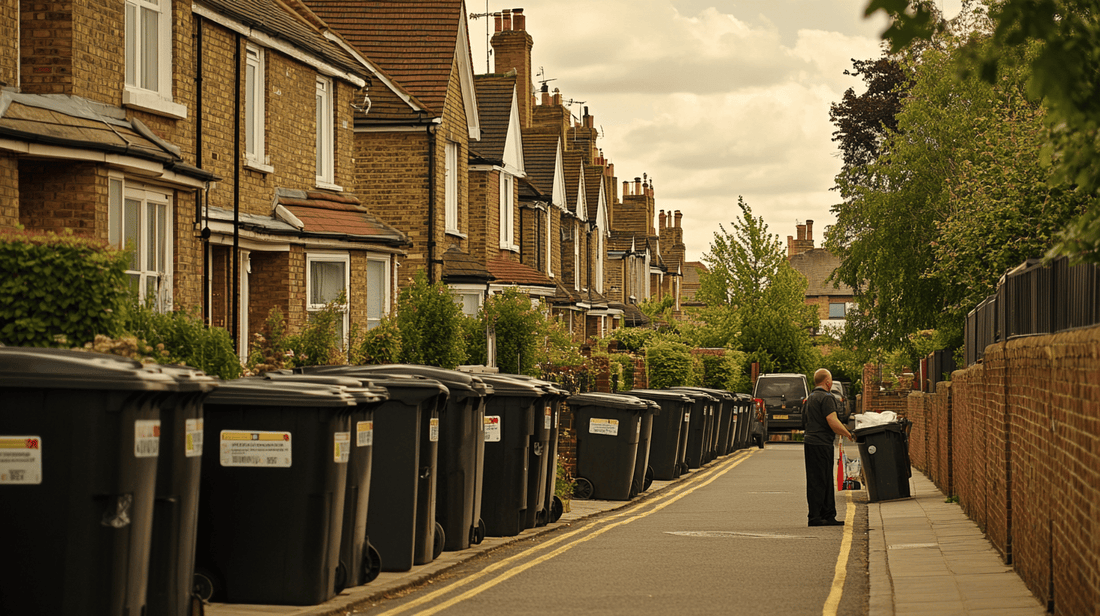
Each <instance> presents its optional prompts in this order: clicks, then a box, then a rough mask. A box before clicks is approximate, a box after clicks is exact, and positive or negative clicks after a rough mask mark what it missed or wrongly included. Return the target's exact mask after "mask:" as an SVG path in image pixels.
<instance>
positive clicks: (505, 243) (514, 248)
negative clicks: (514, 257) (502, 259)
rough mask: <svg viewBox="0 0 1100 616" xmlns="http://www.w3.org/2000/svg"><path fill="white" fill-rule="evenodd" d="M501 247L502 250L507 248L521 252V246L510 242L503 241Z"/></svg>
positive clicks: (510, 250)
mask: <svg viewBox="0 0 1100 616" xmlns="http://www.w3.org/2000/svg"><path fill="white" fill-rule="evenodd" d="M499 248H500V249H501V250H507V251H509V252H519V246H516V245H515V244H509V243H508V242H501V243H500V246H499Z"/></svg>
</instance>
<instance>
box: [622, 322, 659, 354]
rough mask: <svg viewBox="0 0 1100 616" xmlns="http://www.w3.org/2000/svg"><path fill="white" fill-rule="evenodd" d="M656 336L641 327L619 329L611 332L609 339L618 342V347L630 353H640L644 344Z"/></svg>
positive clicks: (654, 332)
mask: <svg viewBox="0 0 1100 616" xmlns="http://www.w3.org/2000/svg"><path fill="white" fill-rule="evenodd" d="M656 334H657V332H656V331H654V330H652V329H644V328H641V327H620V328H619V329H616V330H615V331H613V332H611V338H613V339H615V340H618V341H619V345H620V346H621V347H622V348H623V349H626V350H627V351H630V352H631V353H641V352H642V350H643V349H644V348H645V346H646V344H647V343H648V342H649V341H650V339H652V338H653V337H654V336H655V335H656Z"/></svg>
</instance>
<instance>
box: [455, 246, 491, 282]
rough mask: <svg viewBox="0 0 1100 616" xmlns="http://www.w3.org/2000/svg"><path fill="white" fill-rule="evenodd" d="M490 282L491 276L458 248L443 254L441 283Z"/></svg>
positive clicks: (475, 260) (471, 257)
mask: <svg viewBox="0 0 1100 616" xmlns="http://www.w3.org/2000/svg"><path fill="white" fill-rule="evenodd" d="M490 280H493V275H492V274H490V273H489V270H487V269H485V267H484V266H483V265H481V264H480V263H478V262H477V259H475V258H474V257H473V256H471V255H468V254H466V253H464V252H462V251H461V250H459V249H458V248H451V249H449V250H447V252H445V253H443V282H447V283H456V282H477V283H483V282H488V281H490Z"/></svg>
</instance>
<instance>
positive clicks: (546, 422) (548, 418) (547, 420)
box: [543, 406, 554, 430]
mask: <svg viewBox="0 0 1100 616" xmlns="http://www.w3.org/2000/svg"><path fill="white" fill-rule="evenodd" d="M552 415H553V411H551V410H550V407H549V406H548V407H546V418H545V420H544V421H543V425H544V426H545V428H543V429H545V430H549V429H550V424H552V423H553V422H554V420H553V419H551V416H552Z"/></svg>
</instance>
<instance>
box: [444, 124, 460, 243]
mask: <svg viewBox="0 0 1100 616" xmlns="http://www.w3.org/2000/svg"><path fill="white" fill-rule="evenodd" d="M443 152H444V154H443V211H444V212H445V213H444V228H445V229H446V232H447V233H450V234H452V235H461V234H462V232H461V230H459V228H458V144H457V143H455V142H454V141H446V142H444V144H443Z"/></svg>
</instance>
